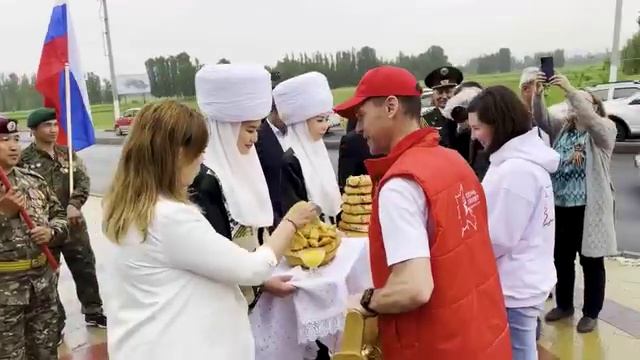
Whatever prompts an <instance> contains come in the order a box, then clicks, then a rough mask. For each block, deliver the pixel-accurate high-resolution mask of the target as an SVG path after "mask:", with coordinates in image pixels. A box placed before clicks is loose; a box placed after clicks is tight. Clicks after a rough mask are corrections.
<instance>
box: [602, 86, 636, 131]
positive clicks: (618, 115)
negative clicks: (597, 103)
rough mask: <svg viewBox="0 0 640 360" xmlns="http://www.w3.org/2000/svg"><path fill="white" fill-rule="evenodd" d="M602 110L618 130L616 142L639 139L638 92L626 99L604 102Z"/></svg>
mask: <svg viewBox="0 0 640 360" xmlns="http://www.w3.org/2000/svg"><path fill="white" fill-rule="evenodd" d="M604 109H605V111H606V112H607V114H608V115H609V118H610V119H611V120H613V121H614V122H615V123H616V128H618V136H617V140H618V141H625V140H626V139H629V138H634V137H640V92H639V93H636V94H635V95H632V96H630V97H628V98H624V99H617V100H609V101H605V102H604Z"/></svg>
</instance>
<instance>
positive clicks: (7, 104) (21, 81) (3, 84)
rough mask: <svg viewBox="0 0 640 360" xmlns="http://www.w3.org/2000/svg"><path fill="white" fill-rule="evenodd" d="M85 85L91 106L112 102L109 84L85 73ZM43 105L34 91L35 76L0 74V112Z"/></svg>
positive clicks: (105, 80) (39, 96)
mask: <svg viewBox="0 0 640 360" xmlns="http://www.w3.org/2000/svg"><path fill="white" fill-rule="evenodd" d="M86 76H87V78H86V85H87V93H88V96H89V102H90V103H92V104H103V103H110V102H112V101H113V96H112V93H111V82H109V80H107V79H101V78H100V77H99V76H98V75H96V74H94V73H91V72H90V73H87V75H86ZM42 105H43V101H42V96H41V95H40V93H39V92H38V91H37V90H36V76H35V74H32V75H26V74H22V75H18V74H16V73H10V74H4V73H0V112H10V111H18V110H29V109H35V108H38V107H41V106H42Z"/></svg>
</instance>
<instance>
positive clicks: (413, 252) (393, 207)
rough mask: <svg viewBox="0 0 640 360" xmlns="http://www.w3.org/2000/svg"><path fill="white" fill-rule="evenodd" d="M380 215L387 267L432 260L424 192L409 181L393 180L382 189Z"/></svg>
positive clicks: (403, 179) (379, 203)
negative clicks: (412, 260)
mask: <svg viewBox="0 0 640 360" xmlns="http://www.w3.org/2000/svg"><path fill="white" fill-rule="evenodd" d="M378 209H379V210H378V215H379V217H380V227H381V228H382V241H383V243H384V249H385V251H386V253H387V265H389V266H391V265H394V264H397V263H401V262H403V261H407V260H411V259H416V258H424V257H427V258H428V257H430V251H429V237H428V236H429V235H428V234H427V218H428V214H429V209H428V208H427V199H426V197H425V195H424V191H422V188H421V187H420V185H418V183H416V182H415V181H413V180H410V179H406V178H392V179H390V180H389V181H387V182H386V183H385V184H384V185H383V186H382V188H381V189H380V195H379V200H378Z"/></svg>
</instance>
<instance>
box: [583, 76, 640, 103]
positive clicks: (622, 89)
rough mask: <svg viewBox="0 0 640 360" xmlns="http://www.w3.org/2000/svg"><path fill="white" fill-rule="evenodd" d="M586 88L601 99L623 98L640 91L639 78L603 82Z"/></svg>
mask: <svg viewBox="0 0 640 360" xmlns="http://www.w3.org/2000/svg"><path fill="white" fill-rule="evenodd" d="M587 90H589V92H591V93H592V94H593V95H594V96H595V97H597V98H599V99H600V100H602V101H610V100H618V99H625V98H628V97H631V96H633V95H635V94H637V93H639V92H640V80H630V81H617V82H612V83H605V84H600V85H596V86H592V87H590V88H587Z"/></svg>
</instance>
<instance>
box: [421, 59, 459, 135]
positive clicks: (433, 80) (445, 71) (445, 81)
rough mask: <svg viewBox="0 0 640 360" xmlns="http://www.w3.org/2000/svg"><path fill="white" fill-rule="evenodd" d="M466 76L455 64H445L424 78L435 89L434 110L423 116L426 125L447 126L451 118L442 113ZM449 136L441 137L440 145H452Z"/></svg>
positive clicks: (427, 84) (425, 82) (429, 86)
mask: <svg viewBox="0 0 640 360" xmlns="http://www.w3.org/2000/svg"><path fill="white" fill-rule="evenodd" d="M462 80H464V76H463V75H462V72H461V71H460V70H458V69H457V68H455V67H453V66H443V67H441V68H438V69H435V70H433V71H432V72H431V73H429V75H427V77H426V78H425V79H424V84H425V86H426V87H428V88H431V89H432V90H433V95H432V97H433V105H434V106H435V107H434V108H433V110H431V111H429V112H428V113H426V114H425V115H424V117H423V119H424V122H425V123H424V124H423V125H426V126H431V127H435V128H437V129H438V130H440V132H441V135H442V129H443V128H445V127H446V125H447V123H448V121H449V120H447V119H446V118H445V117H444V116H443V115H442V110H444V107H445V106H447V101H449V99H451V97H453V94H454V91H455V88H456V86H458V85H459V84H461V83H462ZM446 139H447V137H445V136H442V137H441V143H440V145H442V146H446V147H451V144H448V143H447V141H446Z"/></svg>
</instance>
